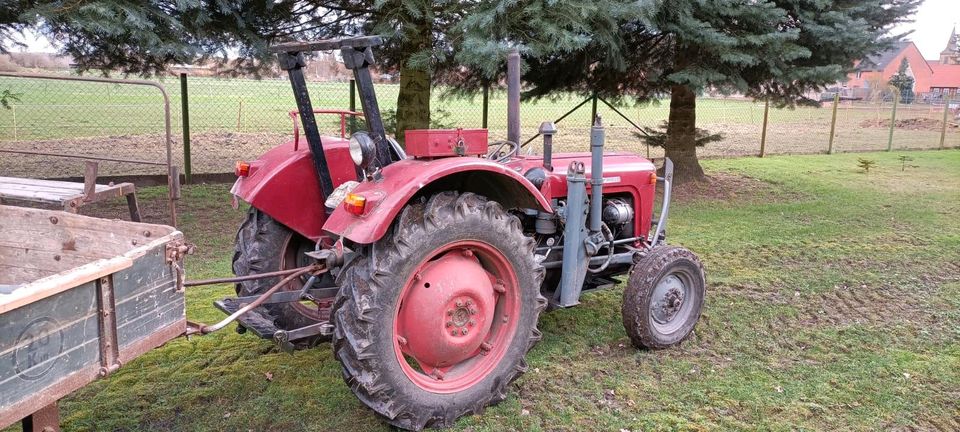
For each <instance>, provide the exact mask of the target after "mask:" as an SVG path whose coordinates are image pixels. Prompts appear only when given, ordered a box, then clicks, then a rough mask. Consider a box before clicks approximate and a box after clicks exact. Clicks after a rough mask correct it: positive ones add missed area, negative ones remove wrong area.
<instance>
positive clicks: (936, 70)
mask: <svg viewBox="0 0 960 432" xmlns="http://www.w3.org/2000/svg"><path fill="white" fill-rule="evenodd" d="M958 43H960V36H958V35H957V31H956V28H954V30H953V32H952V33H950V39H948V40H947V46H946V48H944V50H943V51H942V52H941V53H940V58H938V59H936V60H926V59H924V58H923V55H922V54H920V50H918V49H917V46H916V45H914V44H913V42H910V41H904V42H901V43H898V44H897V45H895V46H894V47H893V48H891V49H890V50H887V51H884V52H882V53H880V54H878V55H875V56H870V57H867V58H866V59H864V60H863V61H861V62H859V63H858V64H857V67H856V71H855V72H853V73H851V74H850V75H849V76H848V77H847V82H846V83H845V84H844V87H845V88H847V89H850V90H852V91H853V92H854V93H856V92H857V90H858V89H859V90H861V91H865V90H867V89H870V88H871V87H874V86H877V85H881V86H886V85H887V82H888V81H889V80H890V77H892V76H893V75H896V73H897V71H898V70H899V69H900V63H901V62H902V61H903V59H907V65H908V66H907V74H908V75H910V76H912V77H913V78H914V87H913V91H914V92H915V93H921V94H931V95H934V96H938V95H951V96H953V97H956V96H957V95H960V50H958Z"/></svg>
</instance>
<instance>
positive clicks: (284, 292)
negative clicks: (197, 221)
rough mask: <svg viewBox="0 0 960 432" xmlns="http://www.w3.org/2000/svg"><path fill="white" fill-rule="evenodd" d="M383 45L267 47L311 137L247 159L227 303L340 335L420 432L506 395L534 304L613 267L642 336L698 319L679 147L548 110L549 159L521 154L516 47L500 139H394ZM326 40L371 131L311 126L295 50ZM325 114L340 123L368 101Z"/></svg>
mask: <svg viewBox="0 0 960 432" xmlns="http://www.w3.org/2000/svg"><path fill="white" fill-rule="evenodd" d="M380 43H381V40H380V38H379V37H359V38H349V39H340V40H325V41H319V42H307V43H289V44H284V45H279V46H276V47H274V48H273V49H274V50H275V51H276V52H277V54H278V56H279V60H280V65H281V67H282V68H283V69H285V70H286V71H287V72H288V74H289V78H290V83H291V85H292V87H293V91H294V96H295V99H296V102H297V108H298V112H299V119H300V123H301V124H302V131H303V135H304V138H305V141H306V145H305V146H304V145H302V144H301V140H300V138H299V134H300V129H301V127H300V126H299V125H298V126H297V129H296V137H295V139H294V141H293V142H289V143H286V144H282V145H280V146H278V147H276V148H274V149H272V150H270V151H268V152H267V153H266V154H264V155H263V156H261V157H260V158H259V159H257V160H255V161H252V162H249V163H247V162H238V164H237V175H238V176H239V178H238V179H237V182H236V184H235V185H234V187H233V190H232V192H233V194H235V196H237V197H239V198H240V199H242V200H244V201H246V202H247V203H249V204H250V209H249V214H248V217H247V219H246V220H245V222H244V223H243V224H242V225H241V227H240V229H239V231H238V233H237V239H236V251H235V254H234V259H233V270H234V272H235V273H236V275H237V276H238V277H239V278H238V279H240V282H238V283H237V284H236V290H237V297H235V298H227V299H224V300H222V301H218V302H217V306H218V307H219V308H220V309H222V310H224V311H225V312H227V313H228V314H231V317H232V318H237V319H238V321H239V324H240V326H239V327H238V331H251V332H253V333H256V334H257V335H259V336H261V337H264V338H272V339H274V340H276V341H277V342H278V343H279V344H280V345H281V347H283V348H285V349H290V350H292V349H295V348H307V347H312V346H315V345H317V344H318V343H319V342H323V341H330V342H331V344H332V347H333V350H334V354H335V356H336V358H337V359H338V360H339V361H340V362H341V364H342V366H343V369H342V370H343V377H344V380H345V381H346V383H347V385H348V386H349V387H350V389H351V390H352V391H353V392H354V393H355V394H356V395H357V397H358V398H360V400H361V401H363V403H364V404H366V405H367V406H368V407H370V409H371V410H373V411H374V412H375V413H377V414H378V415H380V416H381V417H383V419H384V420H385V421H387V422H389V423H390V424H392V425H395V426H398V427H402V428H407V429H415V430H419V429H422V428H424V427H443V426H449V425H452V424H453V423H454V422H455V421H456V420H457V418H459V417H461V416H463V415H467V414H474V413H480V412H482V411H483V410H484V408H485V407H487V406H489V405H492V404H495V403H497V402H500V401H502V400H503V399H504V398H505V397H506V392H507V386H508V385H509V384H510V382H512V381H513V380H515V379H517V377H519V376H520V375H521V374H522V373H523V372H525V371H526V370H527V363H526V361H525V359H524V357H525V356H526V354H527V352H528V351H529V350H530V349H531V348H532V347H533V346H534V344H536V342H537V341H539V340H540V338H541V333H540V331H539V330H537V319H538V317H539V315H540V313H541V312H543V310H544V309H546V308H548V307H549V308H566V307H571V306H575V305H577V304H578V302H579V299H580V296H581V295H582V294H583V293H585V292H588V291H592V290H597V289H600V288H604V287H609V286H612V285H614V284H615V283H616V278H617V277H619V276H624V275H626V283H625V288H624V294H623V305H622V314H623V324H624V327H625V329H626V331H627V334H628V335H629V336H630V339H631V341H632V342H633V344H634V345H636V346H637V347H641V348H648V349H659V348H665V347H669V346H671V345H675V344H677V343H679V342H680V341H682V340H683V339H684V338H686V337H687V336H688V335H689V334H690V333H691V332H692V331H693V328H694V326H695V325H696V323H697V320H698V319H699V317H700V310H701V307H702V305H703V301H704V295H705V277H704V271H703V267H702V265H701V263H700V261H699V259H698V258H697V257H696V255H694V254H693V253H692V252H690V251H689V250H687V249H684V248H682V247H677V246H671V245H667V244H666V241H665V228H666V224H667V216H668V213H669V208H670V192H671V180H672V171H673V165H672V163H671V162H670V161H669V160H665V161H664V166H663V170H662V174H661V175H659V176H658V174H657V168H656V166H655V165H654V164H653V163H652V162H651V161H649V160H647V159H644V158H642V157H639V156H637V155H634V154H631V153H621V152H617V153H613V152H604V151H603V148H604V140H605V137H604V128H603V126H602V125H601V123H600V122H599V119H597V121H596V123H595V125H594V126H593V127H592V129H591V132H590V143H589V150H590V151H589V152H583V153H554V152H553V148H552V147H553V145H552V139H553V135H554V134H556V133H557V130H556V127H555V126H554V125H553V124H552V123H549V122H545V123H543V124H542V125H541V127H540V133H541V134H542V136H543V151H542V156H532V155H522V154H521V152H520V150H521V146H520V145H519V144H518V143H519V141H520V117H519V101H520V74H519V62H520V57H519V54H518V53H516V52H513V53H511V54H510V55H509V57H508V65H507V66H508V68H507V69H508V73H507V81H508V101H509V104H508V133H507V139H506V140H505V141H496V142H493V143H490V142H488V134H487V131H486V130H484V129H447V130H414V131H407V132H406V135H405V148H401V146H399V145H398V144H397V142H396V141H395V140H394V139H393V138H391V137H389V136H387V134H386V133H385V131H384V126H383V121H382V119H381V117H380V110H379V107H378V106H377V98H376V94H375V92H374V86H373V82H372V79H371V74H370V69H369V68H370V66H371V65H373V64H374V57H373V47H374V46H376V45H378V44H380ZM322 50H340V53H341V55H342V57H343V62H344V64H345V65H346V67H347V68H348V69H350V70H351V71H352V72H353V75H354V79H355V80H356V83H357V88H358V90H359V96H360V102H361V105H362V108H363V112H362V116H363V120H364V121H365V124H366V130H364V131H359V132H356V133H354V134H353V135H352V136H350V137H349V139H347V138H346V137H345V136H344V134H341V136H340V137H327V136H323V137H321V135H320V133H319V131H318V127H317V121H316V118H315V115H314V114H315V110H314V109H313V107H312V105H311V102H310V98H309V94H308V91H307V84H306V81H305V78H304V73H303V68H304V64H305V60H304V56H303V54H304V53H307V52H311V51H322ZM316 112H318V113H330V112H331V111H316ZM333 112H334V113H336V114H339V115H340V116H341V124H343V122H344V118H345V117H346V116H352V115H358V114H359V113H353V112H341V111H333ZM587 147H588V145H587V143H584V149H587ZM491 148H492V150H491ZM658 186H659V187H660V188H661V189H662V191H663V198H662V204H661V205H660V206H659V211H658V212H657V214H655V205H654V201H655V199H656V195H657V189H658ZM217 328H219V326H208V327H207V328H205V329H202V330H203V332H208V331H213V330H216V329H217Z"/></svg>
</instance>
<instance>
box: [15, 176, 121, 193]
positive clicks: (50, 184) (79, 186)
mask: <svg viewBox="0 0 960 432" xmlns="http://www.w3.org/2000/svg"><path fill="white" fill-rule="evenodd" d="M129 184H132V183H118V184H115V185H105V184H97V189H98V190H104V189H109V188H115V187H120V186H121V185H129ZM0 185H9V186H14V185H17V186H32V187H37V188H46V189H61V190H75V191H78V192H81V193H82V192H83V190H84V184H83V183H78V182H68V181H59V180H39V179H31V178H21V177H0Z"/></svg>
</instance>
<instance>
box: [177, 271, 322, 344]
mask: <svg viewBox="0 0 960 432" xmlns="http://www.w3.org/2000/svg"><path fill="white" fill-rule="evenodd" d="M327 271H328V267H327V266H326V264H324V263H315V264H311V265H308V266H304V267H299V268H296V269H290V270H284V271H282V272H272V273H262V274H258V275H250V276H240V277H234V278H221V279H209V280H204V281H190V282H186V283H184V285H185V286H198V285H209V284H218V283H230V282H240V281H244V280H252V279H263V278H268V277H276V276H278V273H282V274H285V275H286V277H284V278H283V279H282V280H280V282H278V283H277V284H276V285H274V286H272V287H271V288H270V289H268V290H266V291H264V292H263V294H260V295H259V296H256V297H255V298H254V299H253V300H252V301H251V302H249V303H243V304H242V306H241V307H239V308H238V309H236V310H235V311H233V313H231V314H230V316H228V317H226V318H224V319H223V320H221V321H220V322H218V323H216V324H212V325H209V324H201V323H192V322H191V323H189V325H188V328H187V336H191V335H194V334H201V335H206V334H210V333H213V332H215V331H217V330H220V329H222V328H224V327H226V326H227V325H228V324H230V323H232V322H234V321H236V320H237V319H238V318H240V316H242V315H244V314H246V313H248V312H250V311H252V310H253V309H256V308H257V307H259V306H261V305H263V304H264V303H266V302H267V301H268V299H270V298H271V297H272V296H273V295H274V294H275V293H277V291H279V290H280V288H283V287H284V286H286V285H287V284H288V283H290V282H291V281H293V280H294V279H296V278H298V277H300V276H302V275H305V274H310V275H311V276H317V275H320V274H323V273H326V272H327ZM295 293H296V294H297V295H302V293H301V292H295ZM249 298H250V297H246V298H243V299H249ZM237 300H240V299H237ZM297 300H299V298H298V299H297ZM297 300H292V301H297Z"/></svg>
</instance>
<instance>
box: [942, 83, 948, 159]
mask: <svg viewBox="0 0 960 432" xmlns="http://www.w3.org/2000/svg"><path fill="white" fill-rule="evenodd" d="M949 114H950V94H949V93H948V94H947V96H946V98H945V100H944V104H943V124H942V125H940V126H941V128H940V150H943V143H944V141H945V140H946V139H947V117H949Z"/></svg>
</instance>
